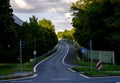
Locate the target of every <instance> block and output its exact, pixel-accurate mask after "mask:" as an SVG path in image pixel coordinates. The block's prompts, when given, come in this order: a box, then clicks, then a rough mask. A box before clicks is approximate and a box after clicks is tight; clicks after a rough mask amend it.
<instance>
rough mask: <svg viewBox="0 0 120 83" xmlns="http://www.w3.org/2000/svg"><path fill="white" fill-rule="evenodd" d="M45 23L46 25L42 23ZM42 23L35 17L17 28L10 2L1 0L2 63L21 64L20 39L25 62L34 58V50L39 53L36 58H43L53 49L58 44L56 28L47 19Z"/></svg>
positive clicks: (0, 43) (0, 34)
mask: <svg viewBox="0 0 120 83" xmlns="http://www.w3.org/2000/svg"><path fill="white" fill-rule="evenodd" d="M43 21H44V23H40V22H43ZM40 22H38V19H37V18H36V17H35V16H33V17H31V18H30V19H29V22H24V23H23V25H22V26H16V24H15V22H14V19H13V9H12V8H11V6H10V0H0V62H6V63H8V62H19V41H20V39H21V40H22V45H23V48H22V49H23V61H29V59H30V58H34V55H33V51H34V50H36V51H37V55H36V56H41V55H42V54H44V53H46V52H47V51H48V50H50V49H52V48H53V47H54V46H55V45H56V44H57V42H58V40H57V36H56V34H55V30H54V26H53V24H52V22H51V21H49V20H46V19H43V20H41V21H40ZM43 25H44V26H43ZM45 25H48V26H45ZM49 27H50V28H49Z"/></svg>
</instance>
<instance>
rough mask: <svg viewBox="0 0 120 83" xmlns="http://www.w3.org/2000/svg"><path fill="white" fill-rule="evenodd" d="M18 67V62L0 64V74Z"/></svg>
mask: <svg viewBox="0 0 120 83" xmlns="http://www.w3.org/2000/svg"><path fill="white" fill-rule="evenodd" d="M17 67H18V64H8V63H5V64H0V76H1V75H7V74H10V73H12V72H14V69H15V68H17Z"/></svg>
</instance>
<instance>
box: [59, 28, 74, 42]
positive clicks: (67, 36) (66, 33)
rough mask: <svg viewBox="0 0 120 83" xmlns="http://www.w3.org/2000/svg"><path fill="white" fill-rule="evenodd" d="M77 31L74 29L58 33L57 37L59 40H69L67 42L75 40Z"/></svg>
mask: <svg viewBox="0 0 120 83" xmlns="http://www.w3.org/2000/svg"><path fill="white" fill-rule="evenodd" d="M74 31H75V29H74V28H73V29H72V30H66V29H65V30H64V31H63V32H62V31H61V32H58V34H57V36H58V38H61V39H67V40H74V37H73V33H74Z"/></svg>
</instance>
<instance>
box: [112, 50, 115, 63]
mask: <svg viewBox="0 0 120 83" xmlns="http://www.w3.org/2000/svg"><path fill="white" fill-rule="evenodd" d="M112 61H113V65H115V53H114V51H113V60H112Z"/></svg>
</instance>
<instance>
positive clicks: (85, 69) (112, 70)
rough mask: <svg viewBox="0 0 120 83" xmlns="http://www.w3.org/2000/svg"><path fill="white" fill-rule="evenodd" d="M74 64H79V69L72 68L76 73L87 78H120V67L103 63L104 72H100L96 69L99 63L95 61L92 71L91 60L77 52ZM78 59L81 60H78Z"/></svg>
mask: <svg viewBox="0 0 120 83" xmlns="http://www.w3.org/2000/svg"><path fill="white" fill-rule="evenodd" d="M74 54H75V55H74V59H73V60H74V62H75V63H76V64H78V65H79V66H78V67H74V68H72V69H73V70H75V71H76V72H80V73H82V74H85V75H87V76H118V75H120V65H112V64H107V63H102V70H100V71H98V70H97V68H96V64H97V61H94V62H93V64H92V69H91V62H90V60H88V59H86V58H85V57H83V55H81V54H79V53H78V52H77V51H76V50H75V53H74ZM78 57H79V58H80V60H78Z"/></svg>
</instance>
